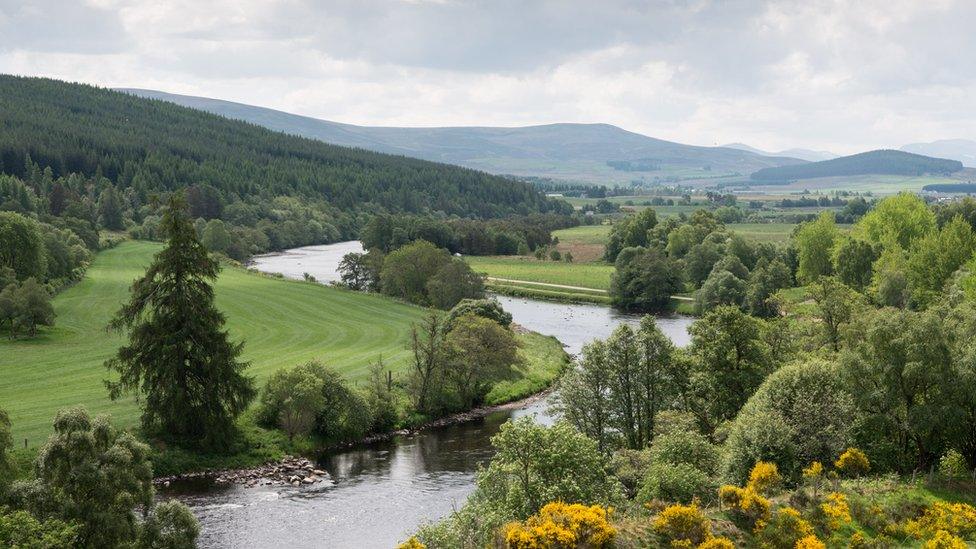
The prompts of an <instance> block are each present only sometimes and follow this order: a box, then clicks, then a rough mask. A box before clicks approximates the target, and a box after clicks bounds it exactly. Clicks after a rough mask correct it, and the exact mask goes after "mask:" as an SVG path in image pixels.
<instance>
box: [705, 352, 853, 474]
mask: <svg viewBox="0 0 976 549" xmlns="http://www.w3.org/2000/svg"><path fill="white" fill-rule="evenodd" d="M854 416H855V408H854V403H853V400H852V397H851V396H850V394H849V393H848V392H847V388H846V387H845V385H844V381H843V380H842V379H841V378H840V376H838V375H837V372H836V369H835V367H834V366H833V365H832V364H829V363H826V362H822V361H809V362H801V363H795V364H790V365H787V366H784V367H782V368H780V369H779V370H777V371H776V372H774V373H772V374H770V375H769V377H767V378H766V380H765V381H763V383H762V385H761V386H760V387H759V389H758V390H756V392H755V393H754V394H753V395H752V396H751V397H750V398H749V400H748V402H746V404H745V406H743V408H742V410H741V411H740V412H739V414H738V416H736V418H735V421H734V423H733V424H732V428H731V430H730V432H729V437H728V440H727V441H726V452H725V463H724V475H725V477H726V478H727V480H729V481H731V482H734V483H737V484H738V483H741V482H743V481H744V480H745V477H746V474H747V472H748V471H749V470H750V469H751V468H752V466H753V464H754V463H755V462H756V461H760V460H762V461H769V462H773V463H775V464H776V465H777V466H778V468H779V471H780V473H781V474H782V475H783V476H784V477H785V479H786V480H787V481H789V482H791V483H794V482H798V481H799V480H800V478H801V470H802V469H803V467H805V466H807V465H809V464H810V462H812V461H820V462H822V463H823V462H826V461H827V460H829V459H832V458H833V457H834V456H836V455H837V454H838V453H839V452H840V451H842V450H843V449H844V448H845V447H846V446H847V445H848V444H849V443H850V441H851V437H852V431H851V429H852V425H854V423H855V422H854Z"/></svg>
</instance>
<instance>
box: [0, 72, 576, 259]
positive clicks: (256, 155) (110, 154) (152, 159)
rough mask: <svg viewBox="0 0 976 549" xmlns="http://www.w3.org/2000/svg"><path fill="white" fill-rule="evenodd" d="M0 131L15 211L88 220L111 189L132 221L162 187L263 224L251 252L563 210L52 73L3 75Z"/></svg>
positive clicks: (145, 214)
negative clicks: (388, 228)
mask: <svg viewBox="0 0 976 549" xmlns="http://www.w3.org/2000/svg"><path fill="white" fill-rule="evenodd" d="M0 128H2V129H3V131H2V132H0V173H2V174H6V175H10V176H13V177H14V178H17V179H19V180H21V181H23V182H24V185H22V186H21V185H17V184H14V183H10V184H8V185H7V187H9V188H13V189H16V192H14V191H11V193H7V194H11V196H0V203H5V204H7V205H13V206H16V207H14V208H12V209H17V210H21V211H23V212H25V213H32V214H35V215H45V214H46V215H53V216H59V215H62V214H63V213H64V211H65V210H66V209H67V210H70V213H71V215H72V217H76V218H82V219H86V220H88V221H91V222H92V223H93V224H95V223H96V222H98V218H99V217H100V216H101V213H100V212H99V209H100V208H102V203H101V202H102V200H101V198H102V197H101V195H102V193H104V192H105V191H106V190H107V189H110V191H111V192H110V193H109V194H115V195H116V196H114V197H108V196H106V200H107V201H108V202H109V203H110V204H109V206H111V208H109V209H112V210H121V212H122V214H123V217H124V225H125V226H127V227H130V229H131V227H133V226H136V227H137V228H138V227H140V226H143V225H144V224H145V222H146V221H147V219H148V220H149V221H150V222H154V219H152V218H153V217H154V216H156V215H157V212H156V207H157V205H158V203H159V198H160V197H161V196H162V195H165V194H166V193H168V192H171V191H174V190H177V189H186V190H187V195H188V196H187V198H188V201H189V202H190V207H191V210H192V213H193V215H194V217H195V218H203V219H205V220H210V219H220V220H223V221H225V222H227V223H229V225H230V227H227V229H230V230H231V232H233V231H232V229H233V228H237V227H239V228H249V229H256V228H257V229H260V230H261V232H262V233H263V236H262V235H254V234H251V235H249V236H248V238H247V239H246V240H248V242H247V243H246V247H248V248H249V249H252V250H253V251H261V250H263V249H269V248H279V247H286V246H291V245H300V244H309V243H314V242H325V241H330V240H335V239H338V238H349V237H354V236H355V235H356V234H357V232H358V229H359V227H361V226H362V225H363V223H365V221H366V220H367V219H368V217H369V216H370V215H371V214H373V213H377V212H409V213H436V212H442V213H444V214H447V215H456V216H461V217H476V218H496V217H503V216H507V215H511V214H531V213H537V212H547V211H558V210H560V209H564V210H568V209H569V206H568V205H566V204H562V203H556V202H552V201H550V200H547V199H546V198H545V197H544V196H543V195H542V194H541V193H540V192H538V191H536V190H534V189H533V188H532V187H531V186H529V185H527V184H524V183H520V182H516V181H512V180H509V179H505V178H501V177H496V176H492V175H489V174H486V173H482V172H477V171H474V170H469V169H463V168H458V167H454V166H446V165H441V164H435V163H432V162H426V161H422V160H416V159H412V158H405V157H400V156H392V155H385V154H378V153H375V152H368V151H364V150H360V149H350V148H344V147H338V146H333V145H328V144H326V143H322V142H320V141H316V140H312V139H305V138H301V137H296V136H290V135H284V134H281V133H276V132H273V131H270V130H267V129H264V128H261V127H258V126H255V125H252V124H248V123H245V122H241V121H236V120H229V119H226V118H223V117H220V116H215V115H212V114H208V113H204V112H201V111H198V110H193V109H188V108H184V107H180V106H177V105H174V104H172V103H168V102H162V101H153V100H148V99H143V98H138V97H134V96H132V95H128V94H124V93H119V92H115V91H111V90H107V89H100V88H96V87H92V86H87V85H80V84H70V83H65V82H60V81H56V80H49V79H40V78H21V77H14V76H7V75H3V76H0ZM5 209H10V208H5ZM112 217H116V216H114V215H113V216H112ZM116 221H120V220H118V219H116ZM115 225H116V226H114V227H110V228H115V229H120V228H123V226H122V225H123V222H122V221H120V222H119V223H115ZM286 225H287V226H286ZM152 231H153V227H152V226H150V227H149V228H148V229H147V230H146V231H144V232H143V233H142V234H137V236H152V234H151V233H152ZM231 236H232V237H233V236H235V235H233V234H231ZM265 240H267V242H265Z"/></svg>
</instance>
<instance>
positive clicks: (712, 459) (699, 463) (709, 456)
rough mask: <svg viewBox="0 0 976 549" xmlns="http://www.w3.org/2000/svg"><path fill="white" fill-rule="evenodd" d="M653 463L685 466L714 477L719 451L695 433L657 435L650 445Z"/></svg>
mask: <svg viewBox="0 0 976 549" xmlns="http://www.w3.org/2000/svg"><path fill="white" fill-rule="evenodd" d="M651 460H652V461H654V462H655V463H671V464H675V465H677V464H687V465H691V466H693V467H694V468H696V469H698V470H700V471H702V472H704V473H706V474H709V475H714V474H715V472H716V471H717V470H718V465H719V450H718V447H716V446H715V445H714V444H712V443H710V442H709V441H708V439H707V438H705V437H704V436H703V435H701V434H699V433H697V432H690V431H672V432H669V433H667V434H664V435H659V436H657V437H656V438H655V439H654V442H653V443H652V444H651Z"/></svg>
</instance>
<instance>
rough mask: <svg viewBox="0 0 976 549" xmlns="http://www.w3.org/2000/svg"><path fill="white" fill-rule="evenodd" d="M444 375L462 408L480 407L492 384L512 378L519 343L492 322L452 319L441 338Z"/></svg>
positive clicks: (468, 316)
mask: <svg viewBox="0 0 976 549" xmlns="http://www.w3.org/2000/svg"><path fill="white" fill-rule="evenodd" d="M444 345H445V347H446V349H447V354H448V357H449V358H448V359H447V360H448V362H449V366H448V368H447V370H446V372H445V375H446V377H447V380H448V382H449V383H450V384H452V385H453V387H454V390H455V392H456V394H457V397H458V401H459V402H460V406H461V409H465V410H466V409H469V408H471V407H473V406H474V405H475V404H480V403H481V402H482V401H483V400H484V398H485V396H486V395H487V394H488V391H490V390H491V387H492V385H494V384H495V383H496V382H498V381H501V380H503V379H510V378H512V377H514V376H515V370H514V367H515V365H516V363H517V362H518V343H517V342H516V341H515V336H514V334H513V333H512V331H511V330H510V329H508V328H506V327H503V326H500V325H499V324H498V323H497V322H495V321H494V320H491V319H489V318H485V317H481V316H476V315H474V314H466V315H463V316H461V317H460V318H457V319H455V321H454V322H453V324H452V325H451V329H450V331H449V332H448V333H447V336H446V337H445V338H444Z"/></svg>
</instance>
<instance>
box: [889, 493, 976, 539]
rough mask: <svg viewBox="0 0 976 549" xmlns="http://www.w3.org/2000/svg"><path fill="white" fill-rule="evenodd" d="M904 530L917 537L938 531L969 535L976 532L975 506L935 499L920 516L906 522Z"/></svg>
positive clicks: (930, 534) (928, 535)
mask: <svg viewBox="0 0 976 549" xmlns="http://www.w3.org/2000/svg"><path fill="white" fill-rule="evenodd" d="M905 531H906V532H908V533H909V534H911V535H912V536H915V537H916V538H919V539H925V538H928V537H931V536H935V535H936V534H937V533H938V532H945V533H946V534H951V535H953V536H965V537H969V536H972V535H973V534H976V508H974V507H973V506H972V505H967V504H965V503H949V502H946V501H937V502H935V503H933V504H932V505H931V506H930V507H928V508H927V509H925V511H924V512H923V513H922V516H920V517H918V518H917V519H915V520H909V521H908V522H906V523H905Z"/></svg>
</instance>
